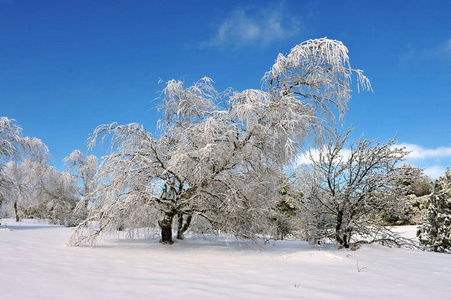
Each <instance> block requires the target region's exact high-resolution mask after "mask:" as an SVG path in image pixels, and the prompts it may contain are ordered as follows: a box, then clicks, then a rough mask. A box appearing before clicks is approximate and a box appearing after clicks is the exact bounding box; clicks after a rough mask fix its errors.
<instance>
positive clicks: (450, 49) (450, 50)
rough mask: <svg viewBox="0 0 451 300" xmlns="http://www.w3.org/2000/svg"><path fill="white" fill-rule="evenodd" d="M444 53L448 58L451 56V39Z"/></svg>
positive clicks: (445, 46)
mask: <svg viewBox="0 0 451 300" xmlns="http://www.w3.org/2000/svg"><path fill="white" fill-rule="evenodd" d="M443 51H444V52H445V54H446V55H447V56H451V38H449V39H448V40H447V41H446V43H445V44H444V45H443Z"/></svg>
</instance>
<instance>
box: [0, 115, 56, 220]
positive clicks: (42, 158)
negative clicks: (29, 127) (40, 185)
mask: <svg viewBox="0 0 451 300" xmlns="http://www.w3.org/2000/svg"><path fill="white" fill-rule="evenodd" d="M48 156H49V154H48V149H47V146H46V145H45V144H44V143H43V142H42V141H41V140H40V139H37V138H30V137H22V128H20V126H18V125H17V124H16V121H15V120H12V119H8V118H7V117H0V207H1V206H2V204H3V205H12V206H13V207H14V211H15V216H16V220H19V214H18V202H19V199H24V198H26V193H28V191H29V190H30V189H29V186H28V185H27V183H26V182H25V181H24V180H23V176H22V167H21V165H20V162H21V161H23V160H25V159H27V160H31V161H36V162H46V161H47V160H48Z"/></svg>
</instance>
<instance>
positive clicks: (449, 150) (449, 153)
mask: <svg viewBox="0 0 451 300" xmlns="http://www.w3.org/2000/svg"><path fill="white" fill-rule="evenodd" d="M397 146H401V147H405V148H406V150H408V151H411V152H410V153H409V154H408V155H407V159H416V160H418V159H434V158H446V157H451V147H438V148H435V149H426V148H423V147H421V146H419V145H415V144H407V143H403V144H398V145H397Z"/></svg>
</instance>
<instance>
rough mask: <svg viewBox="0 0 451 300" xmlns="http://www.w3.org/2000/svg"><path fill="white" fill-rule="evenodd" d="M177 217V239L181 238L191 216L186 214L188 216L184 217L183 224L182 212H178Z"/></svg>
mask: <svg viewBox="0 0 451 300" xmlns="http://www.w3.org/2000/svg"><path fill="white" fill-rule="evenodd" d="M178 218H179V219H178V225H177V239H179V240H183V235H184V234H185V232H186V231H187V230H188V228H189V226H190V224H191V220H192V218H193V216H192V215H188V217H187V218H186V221H185V224H183V213H179V215H178Z"/></svg>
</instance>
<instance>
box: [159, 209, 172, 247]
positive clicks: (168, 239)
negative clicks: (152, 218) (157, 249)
mask: <svg viewBox="0 0 451 300" xmlns="http://www.w3.org/2000/svg"><path fill="white" fill-rule="evenodd" d="M174 215H175V212H174V211H171V212H167V213H166V214H165V215H164V218H163V220H160V221H158V225H160V228H161V239H160V243H162V244H172V243H173V241H172V220H173V219H174Z"/></svg>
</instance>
